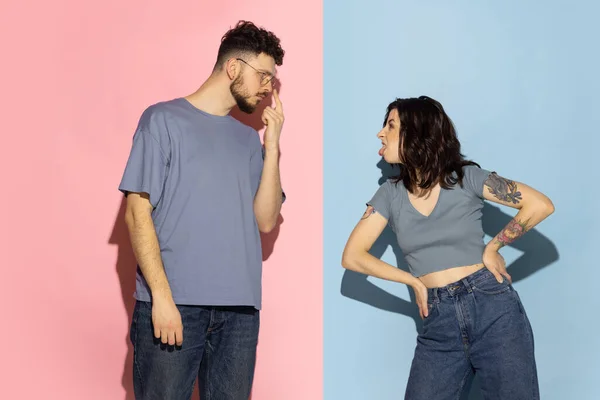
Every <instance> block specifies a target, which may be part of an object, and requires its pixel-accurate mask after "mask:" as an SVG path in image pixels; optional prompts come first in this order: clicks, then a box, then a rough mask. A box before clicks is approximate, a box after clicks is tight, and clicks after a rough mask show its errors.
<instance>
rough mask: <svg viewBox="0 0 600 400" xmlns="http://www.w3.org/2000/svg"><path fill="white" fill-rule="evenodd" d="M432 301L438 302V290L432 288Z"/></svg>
mask: <svg viewBox="0 0 600 400" xmlns="http://www.w3.org/2000/svg"><path fill="white" fill-rule="evenodd" d="M433 300H434V301H435V302H438V301H439V297H438V288H436V287H434V288H433Z"/></svg>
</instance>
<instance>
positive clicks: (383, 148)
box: [379, 143, 387, 157]
mask: <svg viewBox="0 0 600 400" xmlns="http://www.w3.org/2000/svg"><path fill="white" fill-rule="evenodd" d="M382 144H383V143H382ZM386 147H387V146H386V145H385V144H383V146H381V149H379V155H380V156H382V157H383V153H384V152H385V148H386Z"/></svg>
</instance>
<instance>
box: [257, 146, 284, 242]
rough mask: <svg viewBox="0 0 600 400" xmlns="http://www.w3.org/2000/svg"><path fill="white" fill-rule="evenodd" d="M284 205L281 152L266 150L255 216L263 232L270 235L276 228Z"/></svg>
mask: <svg viewBox="0 0 600 400" xmlns="http://www.w3.org/2000/svg"><path fill="white" fill-rule="evenodd" d="M282 203H283V193H282V189H281V179H280V175H279V150H278V149H271V150H267V149H266V148H265V157H264V165H263V170H262V177H261V180H260V185H259V186H258V191H257V192H256V196H255V198H254V214H255V215H256V221H257V222H258V228H259V230H260V231H261V232H264V233H268V232H270V231H271V230H273V228H275V225H276V224H277V218H278V217H279V213H280V211H281V205H282Z"/></svg>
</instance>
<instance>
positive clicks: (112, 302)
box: [0, 0, 322, 400]
mask: <svg viewBox="0 0 600 400" xmlns="http://www.w3.org/2000/svg"><path fill="white" fill-rule="evenodd" d="M31 3H32V2H11V3H9V4H10V5H8V6H5V5H3V9H2V12H1V13H0V15H1V16H0V26H1V28H0V30H1V31H0V33H1V35H0V41H1V42H0V44H1V46H2V47H1V48H2V49H4V50H3V53H2V55H3V57H2V59H3V65H2V69H3V72H2V74H1V75H2V78H1V79H2V91H3V93H2V97H1V98H2V100H1V101H2V114H3V121H2V122H3V123H2V142H1V143H2V150H3V154H2V159H1V160H0V163H1V166H2V171H3V173H2V175H3V182H2V188H3V193H2V195H1V196H0V201H1V204H0V206H1V207H2V208H1V209H2V210H3V211H4V220H3V222H2V224H1V226H2V230H1V235H2V236H1V237H0V245H1V246H2V248H1V251H2V253H1V254H2V261H1V262H0V265H1V266H2V278H1V282H3V284H2V290H0V304H1V306H0V307H1V310H2V313H1V314H2V318H1V319H0V321H2V330H3V332H4V340H5V342H4V349H3V351H2V357H1V358H2V370H3V371H2V372H1V374H0V379H1V380H2V382H1V385H2V388H3V391H4V392H3V393H2V395H1V396H0V397H2V398H7V399H8V398H10V399H37V398H42V397H43V398H45V399H49V400H52V399H61V400H65V399H84V398H85V399H102V400H106V399H125V398H133V395H132V392H131V390H130V380H131V374H130V368H131V363H130V354H129V352H130V349H129V342H128V339H127V330H128V327H129V318H130V314H131V308H132V304H133V302H132V297H131V296H132V291H133V277H134V268H135V267H134V260H133V257H132V253H131V251H130V248H129V242H128V237H127V233H126V229H125V226H124V225H123V223H122V220H121V219H122V198H121V196H120V195H119V193H118V191H117V185H118V183H119V181H120V178H121V174H122V172H123V168H124V166H125V162H126V159H127V156H128V152H129V149H130V145H131V138H132V134H133V130H134V128H135V126H136V123H137V120H138V118H139V115H140V113H141V112H142V110H143V109H144V108H145V107H146V106H148V105H149V104H151V103H153V102H157V101H160V100H165V99H169V98H173V97H176V96H181V95H185V94H188V93H190V92H191V91H193V90H195V89H196V87H197V86H198V85H199V84H200V83H201V82H202V80H203V79H204V78H205V77H206V76H207V74H208V73H209V71H210V69H211V67H212V64H213V62H214V59H215V56H216V51H217V48H218V45H219V39H220V37H221V35H222V34H223V33H224V32H225V31H226V30H227V29H228V28H229V27H230V26H231V25H233V24H235V22H237V20H238V19H249V20H252V21H254V22H256V23H257V24H259V25H264V26H266V27H267V28H268V29H270V30H273V31H274V32H275V33H276V34H277V35H278V36H279V37H280V38H281V40H282V43H283V45H284V48H285V50H286V52H287V54H286V57H285V63H284V65H283V67H281V68H280V71H279V72H280V77H281V81H282V88H281V98H282V101H283V102H284V107H285V111H286V125H285V130H284V133H283V137H282V151H283V155H282V160H281V168H282V176H283V183H284V186H285V190H286V193H287V195H288V201H287V202H286V204H285V205H284V209H283V212H282V214H283V218H284V222H283V224H282V225H281V227H280V231H279V232H278V235H277V234H275V236H277V238H276V239H277V240H276V242H275V245H274V250H273V252H272V254H271V255H270V256H269V258H268V260H267V261H266V262H265V269H264V310H263V317H262V331H261V337H260V345H259V356H258V357H259V359H258V366H257V372H256V381H255V382H256V383H255V390H254V395H253V397H254V399H257V400H270V399H272V400H281V399H286V400H296V399H298V400H300V399H302V400H304V399H311V400H317V399H320V398H321V397H322V295H321V293H322V290H321V287H322V286H321V283H322V244H321V243H322V173H321V172H322V163H321V160H322V157H321V152H322V29H321V26H322V5H321V1H318V0H309V1H304V2H283V1H273V0H263V1H261V2H258V3H257V2H248V1H237V2H229V3H227V6H223V7H215V6H208V7H207V6H206V3H207V2H202V1H192V0H189V1H187V0H186V1H183V0H180V1H174V2H172V3H171V5H170V6H169V7H167V6H166V4H167V3H166V2H164V1H156V0H155V1H148V0H145V1H140V0H137V1H127V2H123V1H117V0H105V1H103V2H93V3H92V2H82V1H74V0H70V1H67V0H62V1H55V2H45V1H41V0H40V1H37V2H35V3H37V4H31ZM309 26H311V28H310V29H309V28H308V27H309ZM6 61H8V64H7V63H6ZM309 159H310V160H311V161H310V162H308V160H309ZM265 241H266V242H267V243H271V242H273V238H272V237H269V238H265ZM270 247H271V246H270V244H267V245H266V248H265V250H266V252H267V253H270V250H269V249H270Z"/></svg>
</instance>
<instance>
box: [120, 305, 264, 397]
mask: <svg viewBox="0 0 600 400" xmlns="http://www.w3.org/2000/svg"><path fill="white" fill-rule="evenodd" d="M177 308H178V309H179V312H180V313H181V319H182V322H183V344H182V346H181V347H175V346H169V345H168V344H167V345H164V344H162V343H161V342H160V339H156V338H154V328H153V325H152V304H151V303H148V302H142V301H138V302H136V304H135V308H134V312H133V320H132V324H131V332H130V338H131V342H132V344H133V351H134V360H133V381H134V392H135V398H136V399H137V400H155V399H156V400H189V399H190V397H191V396H192V391H193V388H194V383H195V381H196V377H198V380H199V387H200V396H201V399H202V400H248V397H249V396H250V390H251V387H252V380H253V377H254V366H255V360H256V346H257V343H258V331H259V325H260V316H259V315H260V314H259V311H258V310H256V309H255V308H253V307H200V306H177Z"/></svg>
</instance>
